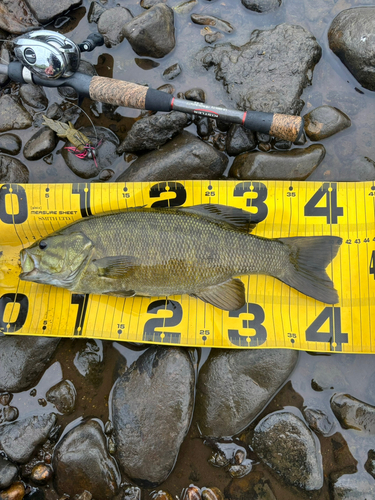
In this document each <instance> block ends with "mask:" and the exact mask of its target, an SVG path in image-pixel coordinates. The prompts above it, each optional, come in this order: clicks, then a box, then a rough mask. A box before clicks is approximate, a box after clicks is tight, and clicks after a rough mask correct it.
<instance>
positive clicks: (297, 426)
mask: <svg viewBox="0 0 375 500" xmlns="http://www.w3.org/2000/svg"><path fill="white" fill-rule="evenodd" d="M252 444H253V449H254V451H255V453H257V454H258V455H259V456H260V457H261V458H262V460H263V461H264V462H265V463H266V464H267V465H268V466H269V467H271V469H273V470H274V471H276V472H277V473H278V474H280V476H281V477H282V478H283V479H284V481H285V482H286V483H288V484H291V485H293V486H297V487H299V488H301V489H303V490H307V491H311V490H319V489H320V488H321V487H322V486H323V468H322V456H321V453H320V450H319V448H318V445H317V442H316V441H315V439H314V436H313V434H312V432H311V431H310V429H309V428H308V427H307V426H306V424H305V423H304V422H303V421H302V420H301V419H300V418H298V417H296V416H295V415H294V414H293V413H289V412H280V413H271V414H270V415H267V416H266V417H264V418H263V419H262V420H261V421H260V422H259V423H258V425H257V426H256V427H255V430H254V437H253V442H252Z"/></svg>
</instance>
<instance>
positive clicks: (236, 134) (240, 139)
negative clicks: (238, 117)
mask: <svg viewBox="0 0 375 500" xmlns="http://www.w3.org/2000/svg"><path fill="white" fill-rule="evenodd" d="M256 145H257V142H256V139H255V136H254V134H253V132H252V131H251V130H246V129H245V128H244V127H241V125H237V124H234V125H231V127H230V129H229V131H228V134H227V139H226V150H227V153H228V155H229V156H238V155H240V154H241V153H245V152H246V151H251V150H252V149H254V148H255V147H256Z"/></svg>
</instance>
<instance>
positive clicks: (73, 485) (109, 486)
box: [53, 420, 121, 499]
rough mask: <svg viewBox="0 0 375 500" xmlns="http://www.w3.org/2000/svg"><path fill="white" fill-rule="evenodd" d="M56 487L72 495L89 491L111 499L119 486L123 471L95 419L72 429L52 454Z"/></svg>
mask: <svg viewBox="0 0 375 500" xmlns="http://www.w3.org/2000/svg"><path fill="white" fill-rule="evenodd" d="M53 470H54V487H55V489H56V491H57V492H58V493H59V494H60V495H63V494H68V495H70V496H72V497H74V495H76V494H82V493H83V492H84V491H85V490H87V491H90V493H91V494H92V496H93V497H94V498H98V499H101V498H103V499H104V498H112V497H113V496H114V495H115V494H116V493H117V491H118V489H119V487H120V482H121V478H120V474H119V471H118V467H117V464H116V462H115V460H114V459H113V458H112V457H111V455H110V454H109V453H108V450H107V444H106V438H105V436H104V433H103V430H102V427H101V425H100V424H99V423H98V422H97V421H96V420H88V421H86V422H83V423H81V424H79V425H77V426H76V427H74V428H73V429H71V430H70V431H69V432H68V433H67V434H65V435H64V436H63V438H62V439H61V440H60V441H59V442H58V443H57V445H56V448H55V451H54V454H53Z"/></svg>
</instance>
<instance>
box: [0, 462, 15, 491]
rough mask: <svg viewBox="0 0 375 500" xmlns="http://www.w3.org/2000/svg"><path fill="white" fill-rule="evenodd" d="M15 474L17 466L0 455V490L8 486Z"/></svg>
mask: <svg viewBox="0 0 375 500" xmlns="http://www.w3.org/2000/svg"><path fill="white" fill-rule="evenodd" d="M17 476H18V469H17V466H16V465H14V464H12V463H11V462H9V461H8V460H6V459H5V458H4V457H2V456H1V455H0V490H3V489H5V488H8V486H10V485H11V484H12V483H13V481H15V479H16V478H17Z"/></svg>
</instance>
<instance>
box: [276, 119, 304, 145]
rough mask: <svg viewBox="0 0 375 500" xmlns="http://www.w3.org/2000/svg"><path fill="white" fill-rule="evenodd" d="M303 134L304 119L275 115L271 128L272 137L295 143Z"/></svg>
mask: <svg viewBox="0 0 375 500" xmlns="http://www.w3.org/2000/svg"><path fill="white" fill-rule="evenodd" d="M302 132H303V119H302V118H301V117H300V116H293V115H282V114H279V113H275V114H274V115H273V120H272V124H271V128H270V131H269V133H270V135H274V136H275V137H278V138H280V139H285V140H287V141H291V142H295V141H296V140H297V139H299V138H300V136H301V134H302Z"/></svg>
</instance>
